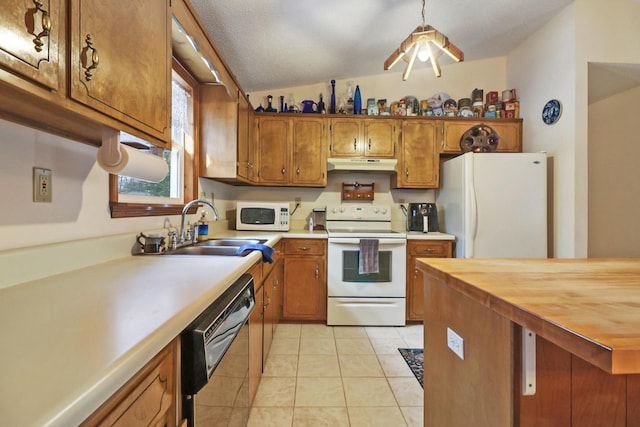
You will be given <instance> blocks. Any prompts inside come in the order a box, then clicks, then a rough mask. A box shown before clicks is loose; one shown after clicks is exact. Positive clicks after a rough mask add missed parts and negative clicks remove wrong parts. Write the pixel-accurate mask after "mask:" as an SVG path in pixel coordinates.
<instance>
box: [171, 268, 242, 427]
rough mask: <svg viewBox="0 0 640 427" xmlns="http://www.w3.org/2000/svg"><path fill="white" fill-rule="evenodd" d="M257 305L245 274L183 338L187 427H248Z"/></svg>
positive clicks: (184, 332)
mask: <svg viewBox="0 0 640 427" xmlns="http://www.w3.org/2000/svg"><path fill="white" fill-rule="evenodd" d="M254 305H255V291H254V286H253V277H251V275H249V274H244V275H242V276H241V277H240V278H239V279H238V280H237V281H235V282H234V283H233V284H232V285H231V286H230V287H229V288H228V289H227V290H226V291H225V292H224V293H223V294H222V295H221V296H220V297H219V298H218V299H217V300H216V301H215V302H214V303H213V304H211V305H210V306H209V307H208V308H207V309H206V310H205V311H204V312H203V313H202V314H201V315H200V316H198V317H197V318H196V319H195V320H194V321H193V322H192V323H191V324H190V325H189V326H188V327H187V328H186V329H185V330H184V331H183V332H182V334H181V336H180V338H181V347H182V349H181V366H182V368H181V370H182V372H181V380H182V411H183V414H182V415H183V417H184V418H186V419H187V420H188V426H189V427H205V426H207V427H217V426H225V427H229V426H238V427H244V426H246V424H247V421H248V418H249V326H248V319H249V315H250V314H251V311H252V310H253V307H254Z"/></svg>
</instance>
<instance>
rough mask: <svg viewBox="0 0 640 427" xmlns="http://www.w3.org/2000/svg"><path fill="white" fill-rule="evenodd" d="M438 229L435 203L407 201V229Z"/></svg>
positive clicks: (426, 230)
mask: <svg viewBox="0 0 640 427" xmlns="http://www.w3.org/2000/svg"><path fill="white" fill-rule="evenodd" d="M425 221H427V223H426V224H425ZM438 230H439V229H438V210H437V209H436V204H435V203H409V208H408V209H407V231H420V232H423V233H426V232H435V231H438Z"/></svg>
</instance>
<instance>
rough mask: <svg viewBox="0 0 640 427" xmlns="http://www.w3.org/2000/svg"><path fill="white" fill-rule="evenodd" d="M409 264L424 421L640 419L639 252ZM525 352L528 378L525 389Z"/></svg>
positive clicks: (618, 422)
mask: <svg viewBox="0 0 640 427" xmlns="http://www.w3.org/2000/svg"><path fill="white" fill-rule="evenodd" d="M418 266H419V268H420V269H421V270H422V271H423V273H424V278H425V279H424V285H425V286H424V295H425V318H424V322H425V346H424V348H425V377H424V384H425V386H424V388H425V425H447V426H465V425H469V424H468V423H469V420H477V422H475V423H474V425H486V426H529V425H530V426H546V425H548V426H605V425H606V426H632V425H633V426H637V425H640V375H638V374H640V259H535V260H522V259H444V258H429V259H426V258H425V259H420V260H419V262H418ZM452 333H454V334H457V335H458V336H459V337H461V339H462V344H460V343H459V342H455V339H454V338H455V336H454V335H452ZM527 334H528V335H529V340H526V338H523V337H524V336H525V335H527ZM531 337H533V345H532V344H531V343H532V341H531ZM452 340H453V342H452ZM449 343H452V347H454V349H458V348H461V351H460V352H461V353H462V356H463V358H461V357H459V356H458V355H456V354H455V353H454V351H453V350H452V349H451V348H450V346H449V345H448V344H449ZM525 343H526V344H525ZM532 351H533V353H531V352H532ZM529 354H533V359H534V360H535V364H534V365H533V370H532V369H531V365H530V364H529V365H527V366H529V368H528V369H529V371H528V376H527V382H529V381H531V378H533V381H532V384H533V385H531V384H529V387H531V389H530V390H529V393H527V394H528V395H523V394H524V392H523V385H522V378H523V373H522V371H523V368H522V366H523V363H524V362H523V360H526V357H527V355H529ZM529 360H531V358H530V359H529ZM531 372H533V376H532V375H531ZM526 388H527V387H524V389H526ZM531 391H533V393H531Z"/></svg>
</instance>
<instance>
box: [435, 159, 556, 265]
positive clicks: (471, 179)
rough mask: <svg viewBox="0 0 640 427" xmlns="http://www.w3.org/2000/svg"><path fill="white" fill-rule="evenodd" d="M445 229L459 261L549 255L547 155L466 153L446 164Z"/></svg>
mask: <svg viewBox="0 0 640 427" xmlns="http://www.w3.org/2000/svg"><path fill="white" fill-rule="evenodd" d="M436 204H437V205H438V211H439V216H440V217H441V218H440V219H439V221H440V222H441V224H440V231H443V232H445V233H448V234H453V235H454V236H456V257H457V258H546V257H547V253H548V252H547V156H546V154H545V153H466V154H463V155H460V156H458V157H455V158H453V159H451V160H447V161H445V162H444V163H443V164H442V171H441V175H440V189H439V190H438V191H437V192H436Z"/></svg>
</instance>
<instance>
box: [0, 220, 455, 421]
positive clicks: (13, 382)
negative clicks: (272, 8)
mask: <svg viewBox="0 0 640 427" xmlns="http://www.w3.org/2000/svg"><path fill="white" fill-rule="evenodd" d="M218 237H245V238H246V237H257V238H263V239H267V242H266V244H268V245H270V246H273V245H274V244H275V243H277V242H278V240H280V238H283V237H284V238H305V239H311V238H313V239H326V238H327V233H326V231H323V230H322V231H308V230H292V231H289V232H287V233H268V232H251V231H243V232H240V231H229V232H228V233H224V234H222V235H216V236H211V238H218ZM407 238H408V239H439V240H453V238H454V237H453V236H450V235H447V234H443V233H426V234H425V233H415V234H414V233H407ZM259 259H260V253H259V252H251V253H249V254H248V255H247V256H244V257H207V256H173V255H171V256H167V255H163V256H124V257H123V258H120V259H117V260H114V261H109V262H105V263H101V264H97V265H92V266H90V267H86V268H81V269H77V270H74V271H70V272H66V273H62V274H56V275H53V276H49V277H45V278H42V279H38V280H32V281H30V282H25V283H21V284H18V285H15V286H11V287H7V288H3V289H0V340H1V341H2V348H1V350H0V425H2V426H5V425H6V426H12V427H17V426H38V427H40V426H65V427H66V426H71V425H77V424H79V423H81V422H82V421H84V420H85V419H86V418H87V417H88V416H89V415H91V414H92V413H93V412H94V411H95V410H96V409H97V408H98V407H99V406H100V405H101V404H102V403H104V401H106V400H107V399H108V398H109V397H110V396H111V395H112V394H113V393H115V392H116V391H117V390H118V389H119V388H120V387H121V386H122V385H124V384H125V383H126V382H127V381H128V380H129V379H130V378H131V377H132V376H133V375H134V374H135V373H136V372H137V371H139V370H140V369H141V368H142V367H143V366H144V365H145V364H146V363H147V362H148V361H149V360H151V359H152V358H153V356H155V355H156V354H157V353H158V352H159V351H160V350H162V348H164V347H165V346H166V345H167V344H168V343H169V342H170V341H171V340H173V339H174V338H175V337H176V336H178V335H179V334H180V333H181V332H182V330H183V329H184V328H185V327H186V326H187V325H188V324H189V323H190V322H191V321H192V320H193V319H195V318H196V317H197V316H198V315H199V314H200V313H201V312H202V311H203V310H204V309H205V308H206V307H207V306H209V304H211V303H212V302H213V301H215V299H216V298H217V297H218V296H220V294H222V292H224V291H225V290H226V289H227V288H228V287H229V285H231V283H233V282H234V281H235V280H236V279H237V278H238V277H239V276H240V275H241V274H242V273H244V272H245V271H246V270H247V269H248V268H249V267H251V266H252V265H253V264H254V263H255V262H256V261H258V260H259Z"/></svg>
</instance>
